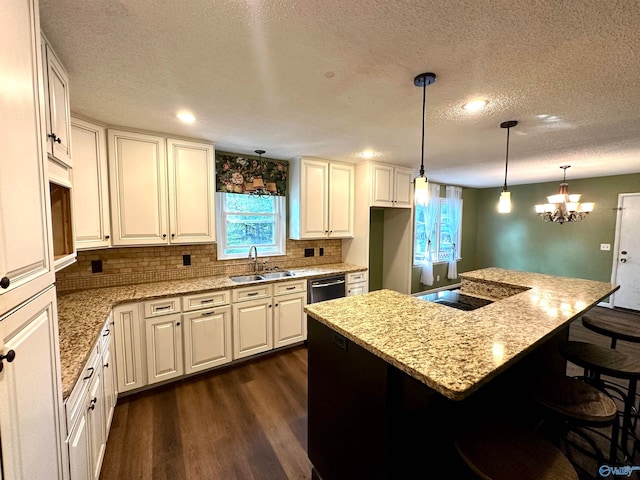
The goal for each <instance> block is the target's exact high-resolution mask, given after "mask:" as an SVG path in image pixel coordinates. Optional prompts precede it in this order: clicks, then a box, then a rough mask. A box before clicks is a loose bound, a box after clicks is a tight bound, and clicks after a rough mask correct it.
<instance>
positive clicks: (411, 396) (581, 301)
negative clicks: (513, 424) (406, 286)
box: [306, 268, 617, 480]
mask: <svg viewBox="0 0 640 480" xmlns="http://www.w3.org/2000/svg"><path fill="white" fill-rule="evenodd" d="M616 289H617V287H616V286H614V285H612V284H610V283H605V282H595V281H590V280H582V279H572V278H564V277H556V276H550V275H542V274H535V273H525V272H516V271H510V270H504V269H499V268H488V269H482V270H477V271H474V272H468V273H465V274H463V275H462V286H461V292H462V293H464V294H465V295H469V296H470V297H476V298H480V299H483V300H489V301H491V303H489V304H488V305H486V306H483V307H481V308H477V309H475V310H472V311H461V310H457V309H454V308H451V307H449V306H446V305H441V304H438V303H430V302H426V301H423V300H421V299H419V298H415V297H411V296H409V295H403V294H399V293H397V292H393V291H390V290H380V291H376V292H371V293H369V294H367V295H362V296H357V297H348V298H344V299H338V300H333V301H330V302H323V303H318V304H312V305H308V306H307V308H306V312H307V314H308V318H309V322H308V342H309V447H308V448H309V457H310V459H311V462H312V463H313V465H314V475H315V476H316V477H320V478H322V479H323V480H334V479H341V478H409V477H413V476H416V475H417V476H420V477H422V478H444V477H443V476H442V475H445V474H449V475H450V474H451V472H450V470H449V468H450V467H449V466H445V465H446V464H447V463H448V462H451V461H455V455H453V454H452V452H451V448H450V447H449V445H450V441H449V434H450V431H451V430H452V429H455V428H456V426H458V425H460V424H461V423H463V424H467V423H469V422H471V421H473V420H474V419H477V418H478V417H486V416H489V415H503V416H510V417H513V416H518V415H522V416H523V420H524V417H526V415H525V413H527V412H526V411H524V410H526V408H524V407H525V405H526V404H525V402H526V396H527V390H528V385H530V383H531V380H532V379H533V378H534V377H535V376H536V375H539V374H540V373H542V372H546V371H556V372H563V371H564V362H563V361H562V359H561V358H560V357H559V355H557V353H556V349H555V343H556V342H557V341H559V340H561V339H565V338H567V335H568V326H569V324H570V323H571V321H572V320H574V319H576V318H578V317H579V316H580V315H582V314H583V313H584V312H586V311H587V310H589V309H590V308H591V307H593V306H594V305H596V304H597V303H598V302H599V301H601V300H602V299H604V298H606V297H607V296H608V295H610V294H611V293H613V292H614V291H615V290H616ZM485 303H486V302H485ZM427 470H428V471H429V472H430V473H431V475H430V474H428V472H427Z"/></svg>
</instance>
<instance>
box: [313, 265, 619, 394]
mask: <svg viewBox="0 0 640 480" xmlns="http://www.w3.org/2000/svg"><path fill="white" fill-rule="evenodd" d="M461 276H462V287H461V291H462V292H466V293H468V294H471V295H475V296H479V297H483V298H488V299H492V300H494V302H493V303H491V304H489V305H486V306H484V307H482V308H478V309H476V310H473V311H462V310H457V309H453V308H451V307H448V306H445V305H440V304H437V303H431V302H427V301H424V300H421V299H419V298H415V297H412V296H410V295H404V294H400V293H397V292H394V291H391V290H379V291H374V292H371V293H368V294H366V295H359V296H354V297H346V298H341V299H337V300H332V301H329V302H321V303H316V304H311V305H307V307H306V308H305V311H306V312H307V314H308V315H310V316H311V317H313V318H315V319H316V320H318V321H319V322H321V323H323V324H325V325H326V326H328V327H329V328H331V329H333V330H335V331H336V332H338V333H340V334H342V335H343V336H345V337H346V338H348V339H349V340H351V341H352V342H354V343H356V344H357V345H359V346H361V347H363V348H365V349H366V350H368V351H369V352H371V353H373V354H375V355H377V356H378V357H380V358H382V359H383V360H385V361H386V362H388V363H389V364H391V365H393V366H395V367H397V368H398V369H400V370H402V371H404V372H405V373H407V374H408V375H410V376H411V377H413V378H415V379H417V380H419V381H420V382H422V383H424V384H425V385H427V386H429V387H430V388H432V389H434V390H435V391H437V392H439V393H441V394H442V395H444V396H445V397H447V398H450V399H453V400H463V399H464V398H466V397H468V396H469V395H470V394H471V393H473V392H474V391H476V390H477V389H478V388H480V387H481V386H482V385H484V384H485V383H487V382H488V381H489V380H491V379H492V378H494V377H495V376H496V375H498V374H499V373H500V372H502V371H503V370H505V369H506V368H508V367H509V366H510V365H512V364H514V363H515V362H517V360H518V359H520V358H522V357H523V356H524V355H525V354H526V353H528V352H530V351H531V350H533V349H534V348H536V347H537V346H538V345H540V344H541V343H543V342H544V341H545V340H546V339H548V338H550V337H551V336H552V335H553V334H554V333H555V332H557V331H558V330H560V329H561V328H563V327H565V326H567V325H568V324H569V323H570V322H571V321H572V320H574V319H575V318H578V317H579V316H580V315H582V314H583V313H584V312H586V311H587V310H589V309H590V308H591V307H593V306H594V305H596V304H597V303H598V302H599V301H601V300H602V299H604V298H606V297H607V296H608V295H610V294H611V293H613V292H615V291H616V290H617V289H618V287H617V286H615V285H613V284H611V283H606V282H596V281H592V280H583V279H576V278H566V277H558V276H552V275H543V274H538V273H527V272H518V271H512V270H505V269H501V268H486V269H482V270H476V271H472V272H467V273H464V274H462V275H461Z"/></svg>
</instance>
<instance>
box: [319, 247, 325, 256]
mask: <svg viewBox="0 0 640 480" xmlns="http://www.w3.org/2000/svg"><path fill="white" fill-rule="evenodd" d="M318 255H320V256H321V257H324V247H320V248H319V249H318Z"/></svg>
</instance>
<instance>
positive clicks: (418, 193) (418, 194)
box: [413, 72, 436, 205]
mask: <svg viewBox="0 0 640 480" xmlns="http://www.w3.org/2000/svg"><path fill="white" fill-rule="evenodd" d="M435 81H436V74H435V73H431V72H427V73H421V74H420V75H418V76H416V77H415V78H414V79H413V84H414V85H415V86H416V87H422V155H421V157H420V175H419V176H418V178H416V179H415V202H416V203H417V204H419V205H426V204H427V203H428V202H429V180H428V179H427V177H426V176H425V174H424V117H425V111H426V104H427V87H428V86H429V85H431V84H432V83H433V82H435Z"/></svg>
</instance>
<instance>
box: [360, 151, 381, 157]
mask: <svg viewBox="0 0 640 480" xmlns="http://www.w3.org/2000/svg"><path fill="white" fill-rule="evenodd" d="M376 155H378V154H377V153H376V152H374V151H373V150H365V151H364V152H360V153H359V154H358V156H359V157H362V158H373V157H375V156H376Z"/></svg>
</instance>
